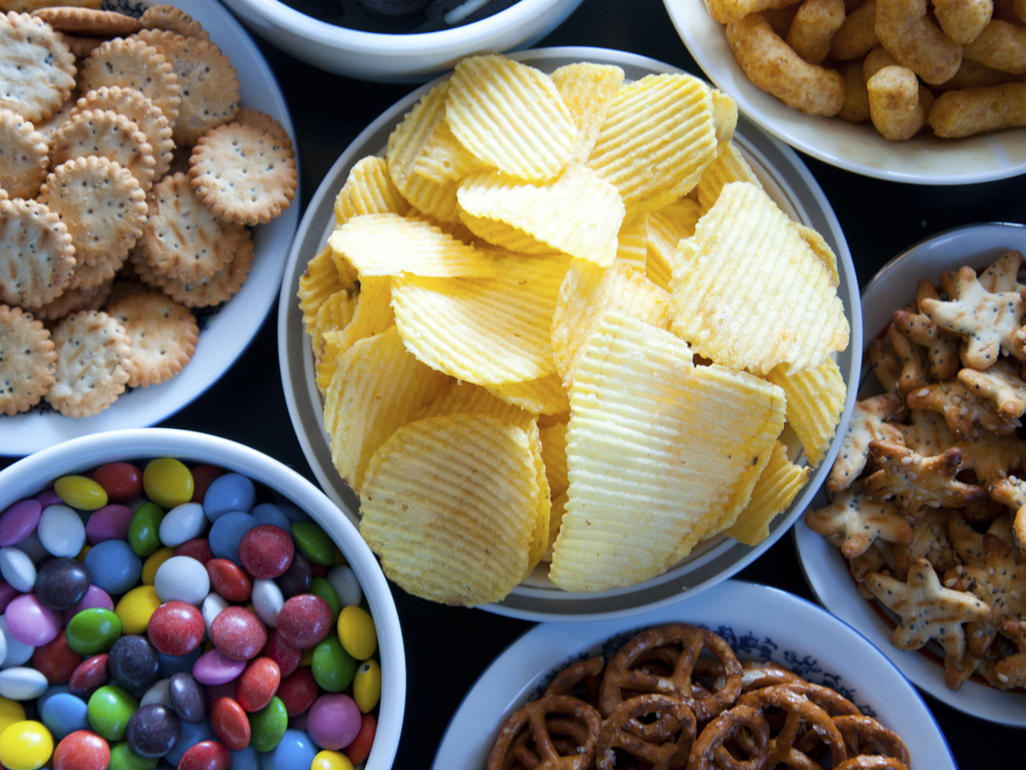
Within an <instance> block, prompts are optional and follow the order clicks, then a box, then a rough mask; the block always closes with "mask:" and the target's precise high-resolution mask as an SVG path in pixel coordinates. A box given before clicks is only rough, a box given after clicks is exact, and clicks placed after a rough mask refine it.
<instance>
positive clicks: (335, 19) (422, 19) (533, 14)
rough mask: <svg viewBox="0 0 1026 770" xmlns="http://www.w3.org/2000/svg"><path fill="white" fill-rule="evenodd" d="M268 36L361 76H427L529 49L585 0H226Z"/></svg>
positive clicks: (300, 54) (324, 65) (319, 62)
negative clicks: (479, 57) (468, 59)
mask: <svg viewBox="0 0 1026 770" xmlns="http://www.w3.org/2000/svg"><path fill="white" fill-rule="evenodd" d="M225 4H226V5H227V6H228V7H230V8H231V9H232V10H233V11H235V13H236V14H238V15H239V17H240V18H241V19H242V20H243V21H244V22H245V23H246V24H247V25H248V26H249V27H250V29H252V30H253V31H254V32H256V33H257V34H259V35H260V36H261V37H263V38H266V39H267V40H269V41H271V42H272V43H274V44H275V45H276V46H278V47H279V48H281V49H282V50H284V51H287V52H288V53H290V54H292V55H293V56H295V57H297V58H299V59H302V60H303V61H305V62H308V63H310V64H312V65H314V66H315V67H320V68H321V69H325V70H328V71H329V72H334V73H336V74H339V75H345V76H347V77H352V78H359V79H360V80H374V81H380V82H399V83H403V82H405V83H412V82H424V81H425V80H429V79H430V78H433V77H436V76H438V75H440V74H442V73H443V72H446V71H447V70H450V69H452V67H453V65H454V64H455V63H456V62H457V61H458V60H459V59H460V58H462V57H464V56H468V55H470V54H472V53H476V52H478V51H509V50H513V49H519V48H528V47H530V46H531V45H533V44H534V43H535V42H537V41H538V40H541V38H543V37H545V35H547V34H548V33H549V32H551V31H552V30H553V29H555V28H556V27H558V26H559V25H560V24H561V23H562V22H563V20H564V19H566V17H567V16H569V15H570V14H571V13H573V11H574V10H575V9H576V8H577V6H579V5H580V4H581V0H341V2H331V3H324V2H318V0H226V3H225Z"/></svg>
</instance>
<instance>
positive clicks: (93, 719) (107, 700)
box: [86, 684, 139, 741]
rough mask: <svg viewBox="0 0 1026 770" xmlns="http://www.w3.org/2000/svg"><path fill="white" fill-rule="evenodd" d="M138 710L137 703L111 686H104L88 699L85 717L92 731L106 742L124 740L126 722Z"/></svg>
mask: <svg viewBox="0 0 1026 770" xmlns="http://www.w3.org/2000/svg"><path fill="white" fill-rule="evenodd" d="M138 710H139V701H137V700H136V699H135V698H133V697H132V696H131V695H130V694H129V693H127V692H126V691H124V690H122V689H121V688H120V687H117V686H115V685H112V684H108V685H104V686H103V687H101V688H100V689H98V690H97V691H96V692H94V693H93V694H92V695H91V696H90V697H89V705H88V707H87V709H86V717H87V718H88V719H89V724H90V725H92V727H93V731H94V732H95V733H96V734H97V735H99V736H100V737H101V738H106V739H107V740H108V741H121V740H124V738H125V730H126V729H127V728H128V720H129V719H131V718H132V714H134V713H135V712H136V711H138Z"/></svg>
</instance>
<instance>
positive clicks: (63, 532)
mask: <svg viewBox="0 0 1026 770" xmlns="http://www.w3.org/2000/svg"><path fill="white" fill-rule="evenodd" d="M36 533H37V534H38V535H39V542H40V543H41V544H42V546H43V548H45V549H46V550H47V552H48V553H50V554H52V555H53V556H66V557H68V558H74V557H75V556H78V553H79V551H81V550H82V546H84V545H85V541H86V531H85V524H83V523H82V519H81V518H79V515H78V514H77V513H75V511H74V509H73V508H69V507H68V506H66V505H51V506H49V507H47V508H46V509H45V510H44V511H43V514H42V515H41V516H40V517H39V524H38V525H37V527H36Z"/></svg>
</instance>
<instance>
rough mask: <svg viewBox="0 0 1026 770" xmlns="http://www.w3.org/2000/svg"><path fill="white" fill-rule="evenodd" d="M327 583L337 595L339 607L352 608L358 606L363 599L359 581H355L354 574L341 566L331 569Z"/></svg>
mask: <svg viewBox="0 0 1026 770" xmlns="http://www.w3.org/2000/svg"><path fill="white" fill-rule="evenodd" d="M328 582H329V583H331V587H332V588H334V589H335V593H336V594H338V606H339V607H352V606H353V605H357V604H359V603H360V600H361V599H362V598H363V589H361V588H360V581H359V580H357V579H356V573H354V572H353V571H352V570H351V569H349V567H346V566H345V565H343V564H340V565H339V566H337V567H332V568H331V571H330V572H328Z"/></svg>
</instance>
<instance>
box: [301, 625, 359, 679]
mask: <svg viewBox="0 0 1026 770" xmlns="http://www.w3.org/2000/svg"><path fill="white" fill-rule="evenodd" d="M358 665H359V663H358V662H357V660H356V658H354V657H353V656H352V655H350V654H349V653H348V652H346V651H345V649H344V648H343V647H342V642H340V641H339V639H338V636H337V635H335V634H331V635H330V636H328V638H327V639H325V640H324V641H323V642H321V643H320V644H318V645H317V646H316V647H314V651H313V658H312V660H311V661H310V670H311V672H312V673H313V678H314V681H315V682H317V684H319V685H320V686H321V688H322V689H324V690H326V691H328V692H342V691H343V690H344V689H346V688H347V687H348V686H349V685H350V684H352V682H353V676H354V675H355V674H356V667H357V666H358Z"/></svg>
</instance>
